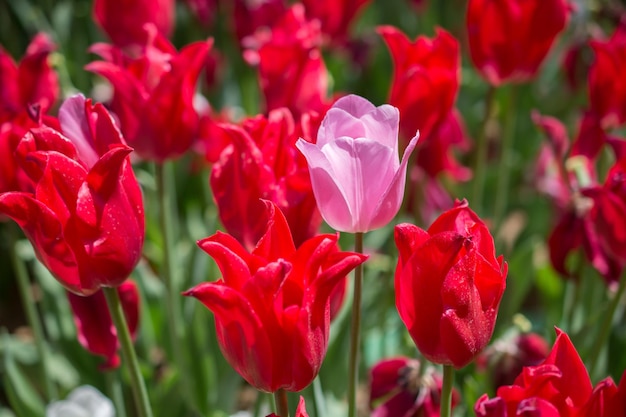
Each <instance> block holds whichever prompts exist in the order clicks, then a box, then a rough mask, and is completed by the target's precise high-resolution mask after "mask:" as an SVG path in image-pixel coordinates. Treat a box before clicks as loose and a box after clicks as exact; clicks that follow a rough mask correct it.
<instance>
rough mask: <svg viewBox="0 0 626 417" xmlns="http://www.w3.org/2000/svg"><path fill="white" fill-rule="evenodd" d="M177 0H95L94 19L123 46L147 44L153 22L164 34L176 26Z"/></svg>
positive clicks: (117, 43)
mask: <svg viewBox="0 0 626 417" xmlns="http://www.w3.org/2000/svg"><path fill="white" fill-rule="evenodd" d="M175 5H176V2H175V0H94V3H93V11H92V12H93V19H94V21H95V22H96V23H97V24H98V26H100V28H102V30H103V31H104V32H106V34H107V36H108V37H109V39H111V42H113V43H114V44H115V45H116V46H118V47H120V48H124V47H127V46H140V45H144V44H145V43H146V41H147V39H148V34H147V33H146V31H145V30H144V29H143V28H144V25H146V24H152V25H154V27H155V28H156V30H158V31H159V33H160V34H161V35H162V36H164V37H166V38H167V37H169V35H170V34H171V33H172V30H173V29H174V12H175Z"/></svg>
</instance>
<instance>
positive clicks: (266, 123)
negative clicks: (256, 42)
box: [211, 109, 322, 249]
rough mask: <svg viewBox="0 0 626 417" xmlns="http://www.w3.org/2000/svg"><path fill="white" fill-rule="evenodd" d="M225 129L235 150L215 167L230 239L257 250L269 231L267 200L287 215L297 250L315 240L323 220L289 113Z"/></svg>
mask: <svg viewBox="0 0 626 417" xmlns="http://www.w3.org/2000/svg"><path fill="white" fill-rule="evenodd" d="M219 127H220V129H221V132H220V136H221V137H225V138H226V139H227V140H228V142H230V143H231V144H230V146H229V147H227V148H226V149H225V150H224V151H223V152H222V154H221V156H220V159H219V161H218V162H216V163H215V164H214V165H213V169H212V171H211V189H212V190H213V196H214V198H215V201H216V203H217V207H218V210H219V215H220V220H221V222H222V224H223V225H224V228H225V229H226V230H227V231H228V233H230V234H231V235H232V236H233V237H234V238H235V239H237V240H238V241H239V242H241V244H243V245H244V246H245V247H246V248H249V249H252V248H253V247H254V245H255V244H256V242H257V241H258V240H259V239H260V238H261V236H262V235H263V234H264V232H265V229H266V225H267V218H265V217H264V216H262V215H260V214H259V213H262V212H263V211H264V209H263V207H264V205H263V203H262V202H261V200H260V198H263V199H266V200H270V201H273V202H274V203H276V205H277V206H278V207H279V208H280V209H281V211H282V212H283V213H284V215H285V217H286V218H287V222H288V223H289V227H290V229H291V232H292V233H293V240H294V242H295V244H296V245H300V244H301V243H302V242H304V241H305V240H306V239H309V238H311V237H312V236H313V235H315V233H316V232H317V229H318V228H319V226H320V224H321V223H322V217H321V215H320V213H319V211H318V210H317V204H316V202H315V197H314V195H313V188H312V187H311V180H310V177H309V170H308V169H307V165H306V161H305V160H304V158H303V157H302V155H300V152H299V151H298V150H297V149H296V147H295V146H294V144H295V142H296V140H297V139H298V136H297V132H296V130H295V125H294V121H293V118H292V116H291V113H289V110H287V109H279V110H273V111H271V112H270V113H269V116H268V117H264V116H257V117H254V118H250V119H246V120H245V121H244V122H243V123H242V126H241V127H239V126H235V125H229V124H222V125H219ZM218 138H219V137H218ZM213 139H215V138H213Z"/></svg>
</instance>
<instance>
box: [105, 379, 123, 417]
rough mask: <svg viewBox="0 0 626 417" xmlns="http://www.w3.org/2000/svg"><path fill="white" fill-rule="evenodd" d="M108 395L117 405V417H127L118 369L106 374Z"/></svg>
mask: <svg viewBox="0 0 626 417" xmlns="http://www.w3.org/2000/svg"><path fill="white" fill-rule="evenodd" d="M105 378H106V385H107V393H108V396H109V398H111V400H113V404H115V411H116V413H115V415H116V416H117V417H126V405H125V403H124V392H123V391H122V384H121V381H120V373H119V371H118V370H116V369H112V370H110V371H107V372H105Z"/></svg>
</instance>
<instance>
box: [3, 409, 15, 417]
mask: <svg viewBox="0 0 626 417" xmlns="http://www.w3.org/2000/svg"><path fill="white" fill-rule="evenodd" d="M0 417H15V414H13V411H11V410H9V409H8V408H4V407H0Z"/></svg>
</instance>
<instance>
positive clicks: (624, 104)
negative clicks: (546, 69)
mask: <svg viewBox="0 0 626 417" xmlns="http://www.w3.org/2000/svg"><path fill="white" fill-rule="evenodd" d="M591 46H592V47H593V50H594V52H595V60H594V62H593V64H592V65H591V69H590V71H589V78H588V81H589V101H590V104H591V110H592V111H593V112H594V113H595V114H596V115H597V116H598V117H599V118H600V119H601V121H602V126H603V127H605V128H611V127H616V126H619V125H621V124H623V123H626V80H624V76H623V75H624V74H623V68H624V67H625V66H626V27H624V26H620V27H618V28H617V29H616V30H615V33H614V34H613V36H611V39H609V40H608V41H606V42H602V41H592V42H591Z"/></svg>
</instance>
